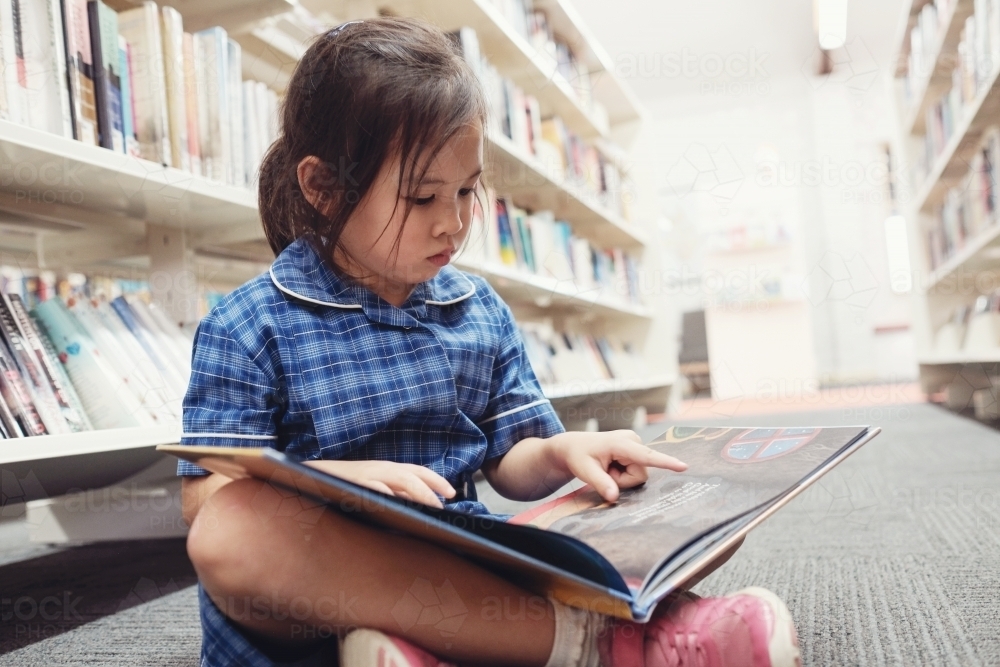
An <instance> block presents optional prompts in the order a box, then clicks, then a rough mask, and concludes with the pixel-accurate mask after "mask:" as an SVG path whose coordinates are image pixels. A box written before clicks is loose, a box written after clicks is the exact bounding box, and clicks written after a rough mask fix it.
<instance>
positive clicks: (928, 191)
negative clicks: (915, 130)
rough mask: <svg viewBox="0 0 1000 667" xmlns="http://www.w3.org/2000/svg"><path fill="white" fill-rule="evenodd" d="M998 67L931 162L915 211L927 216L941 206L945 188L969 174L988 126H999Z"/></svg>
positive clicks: (918, 193)
mask: <svg viewBox="0 0 1000 667" xmlns="http://www.w3.org/2000/svg"><path fill="white" fill-rule="evenodd" d="M998 77H1000V67H998V68H994V70H993V72H992V73H991V74H990V77H989V80H988V83H987V84H986V85H985V86H984V87H983V89H982V90H981V91H979V93H978V94H977V95H976V98H975V99H974V100H973V101H972V102H971V103H969V105H967V107H966V108H965V110H964V111H965V113H964V114H963V115H962V118H961V120H960V121H959V123H958V124H957V125H956V126H955V129H954V131H953V132H952V135H951V138H949V139H948V143H947V144H945V147H944V150H942V151H941V153H940V155H938V156H937V158H935V160H934V165H933V167H932V169H931V171H930V173H928V175H927V177H926V178H925V179H924V182H923V183H922V184H921V185H920V189H919V190H918V191H917V196H916V199H915V207H916V208H915V210H917V211H922V212H925V213H930V212H931V211H932V210H933V208H934V207H935V206H936V205H937V204H940V203H941V200H942V199H943V198H944V195H945V192H947V190H948V188H950V187H952V186H953V185H955V184H956V183H957V182H958V181H959V180H961V179H962V178H963V177H964V176H965V175H966V174H968V172H969V162H970V159H971V156H972V153H974V152H975V150H976V149H977V148H978V146H979V141H980V139H981V137H982V132H983V130H984V129H986V127H988V126H989V125H993V124H996V123H998V122H1000V86H998V85H997V79H998Z"/></svg>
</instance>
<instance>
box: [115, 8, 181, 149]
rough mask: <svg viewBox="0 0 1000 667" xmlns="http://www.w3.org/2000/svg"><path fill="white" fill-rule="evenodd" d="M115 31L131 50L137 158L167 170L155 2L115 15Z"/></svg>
mask: <svg viewBox="0 0 1000 667" xmlns="http://www.w3.org/2000/svg"><path fill="white" fill-rule="evenodd" d="M118 31H119V33H120V34H121V35H122V36H124V37H125V39H126V40H127V41H128V44H129V48H130V50H131V54H130V55H131V58H132V71H131V75H132V76H131V84H132V102H133V110H134V113H135V125H134V127H135V134H136V138H137V139H138V142H139V153H140V155H141V156H142V157H143V158H145V159H147V160H150V161H151V162H157V163H160V164H164V165H166V166H168V167H169V166H171V151H170V136H169V129H168V128H169V125H168V123H167V119H166V114H167V108H166V103H167V100H166V82H165V80H164V76H163V46H162V43H161V40H160V21H159V17H158V12H157V10H156V3H155V2H144V3H143V4H142V5H141V6H139V7H136V8H134V9H129V10H126V11H124V12H120V13H119V14H118Z"/></svg>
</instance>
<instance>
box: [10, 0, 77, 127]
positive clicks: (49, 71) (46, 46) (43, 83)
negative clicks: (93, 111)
mask: <svg viewBox="0 0 1000 667" xmlns="http://www.w3.org/2000/svg"><path fill="white" fill-rule="evenodd" d="M19 3H20V31H21V44H22V48H23V65H24V82H25V83H26V87H25V88H24V91H25V93H26V95H24V96H23V97H22V102H23V103H24V104H25V107H24V108H25V109H26V110H27V120H22V122H25V123H27V124H28V125H30V126H31V127H34V128H37V129H39V130H45V131H46V132H51V133H53V134H57V135H60V136H65V137H72V136H73V126H72V123H71V117H70V112H69V90H68V89H67V88H66V85H65V83H64V82H65V81H66V44H65V40H64V33H63V19H62V8H61V6H60V0H19Z"/></svg>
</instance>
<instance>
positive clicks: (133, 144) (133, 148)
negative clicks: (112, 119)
mask: <svg viewBox="0 0 1000 667" xmlns="http://www.w3.org/2000/svg"><path fill="white" fill-rule="evenodd" d="M118 71H119V72H120V73H121V78H120V79H119V81H120V83H121V110H122V139H123V141H124V142H125V145H124V151H125V153H126V154H127V155H131V156H132V157H140V151H139V139H138V137H136V134H135V94H134V92H133V90H132V47H130V46H129V45H128V40H127V39H125V37H123V36H122V35H121V34H119V35H118Z"/></svg>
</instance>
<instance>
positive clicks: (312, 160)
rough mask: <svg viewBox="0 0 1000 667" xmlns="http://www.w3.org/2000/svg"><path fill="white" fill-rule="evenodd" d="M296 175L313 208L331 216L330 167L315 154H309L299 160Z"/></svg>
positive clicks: (303, 193) (332, 195) (304, 194)
mask: <svg viewBox="0 0 1000 667" xmlns="http://www.w3.org/2000/svg"><path fill="white" fill-rule="evenodd" d="M296 175H297V176H298V179H299V188H300V189H301V190H302V195H303V196H304V197H305V198H306V201H308V202H309V203H310V204H312V206H313V208H315V209H316V210H317V211H319V212H320V213H322V214H323V215H325V216H327V217H329V216H330V215H331V213H332V206H333V197H334V194H333V190H332V189H331V187H330V185H331V184H332V183H333V181H332V180H331V177H332V174H331V172H330V169H329V168H328V167H327V166H326V165H325V164H323V161H322V160H320V159H319V158H318V157H316V156H315V155H307V156H306V157H304V158H302V160H301V161H299V165H298V168H297V169H296Z"/></svg>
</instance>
